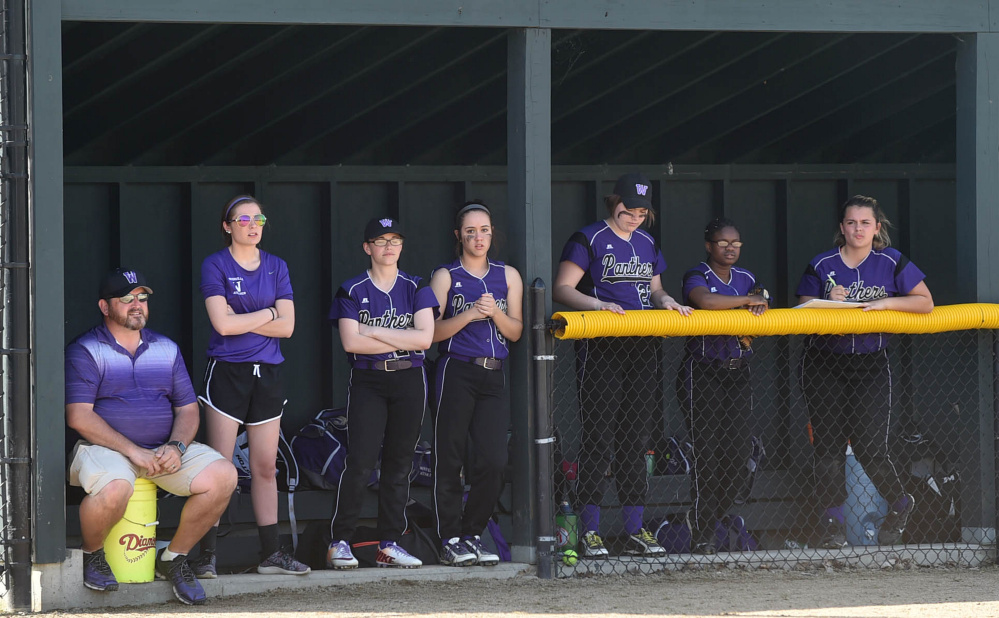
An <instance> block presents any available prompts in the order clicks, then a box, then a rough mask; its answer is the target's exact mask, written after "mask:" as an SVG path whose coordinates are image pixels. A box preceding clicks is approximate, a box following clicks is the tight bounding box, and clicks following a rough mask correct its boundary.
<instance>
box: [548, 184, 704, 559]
mask: <svg viewBox="0 0 999 618" xmlns="http://www.w3.org/2000/svg"><path fill="white" fill-rule="evenodd" d="M604 205H605V206H606V208H607V218H606V219H603V220H601V221H597V222H596V223H592V224H590V225H588V226H586V227H584V228H583V229H581V230H579V231H578V232H576V233H575V234H573V235H572V236H571V237H570V238H569V240H568V241H567V242H566V244H565V248H564V249H563V250H562V260H561V262H560V263H559V267H558V274H557V275H556V276H555V284H554V285H553V286H552V297H553V298H554V300H555V302H559V303H562V304H563V305H566V306H568V307H570V308H572V309H576V310H579V311H609V312H611V313H615V314H621V315H624V312H625V310H626V309H633V310H648V309H669V310H671V311H676V312H678V313H679V314H680V315H690V313H691V311H692V310H691V308H690V307H688V306H686V305H681V304H679V303H678V302H676V301H675V300H673V298H672V297H671V296H670V295H669V294H667V293H666V290H664V289H663V285H662V281H661V280H660V277H659V276H660V274H661V273H662V272H663V271H665V270H666V260H665V259H664V258H663V254H662V252H661V251H659V248H658V247H657V246H656V242H655V240H654V239H653V238H652V236H651V235H649V233H648V232H646V231H644V230H642V229H640V228H641V226H642V224H644V223H646V222H649V221H651V220H652V219H653V217H654V216H655V213H654V212H653V210H652V186H651V184H650V183H649V179H648V178H646V177H645V176H644V175H642V174H625V175H624V176H621V177H620V178H618V180H617V183H616V184H615V185H614V193H613V194H611V195H608V196H607V197H605V198H604ZM661 349H662V342H661V340H660V339H657V338H655V337H605V338H600V339H584V340H581V341H580V342H578V344H577V346H576V370H577V374H578V377H577V382H578V384H579V414H580V420H581V424H582V446H581V449H580V452H579V486H578V487H579V489H578V496H579V497H578V499H579V503H580V505H581V508H580V509H579V510H577V513H579V525H580V528H579V530H580V532H581V533H582V538H581V539H580V544H581V547H582V552H583V556H584V557H591V558H602V557H605V556H607V555H608V551H607V548H606V547H605V546H604V542H603V539H602V538H601V537H600V504H601V502H602V501H603V497H604V494H605V493H606V492H607V489H608V488H609V485H610V479H611V477H612V476H613V477H614V479H615V480H616V481H617V494H618V500H619V502H620V504H621V506H622V509H621V513H622V516H623V518H624V527H625V531H626V532H627V538H626V539H625V547H624V551H625V553H627V554H634V555H644V556H657V557H658V556H664V555H665V554H666V551H665V550H664V549H663V547H662V546H661V545H659V543H657V542H656V538H655V536H654V535H653V534H652V533H651V532H650V531H649V530H648V529H646V528H645V524H644V511H645V501H646V494H647V493H648V488H649V480H648V474H647V470H646V466H645V454H646V452H647V451H648V448H649V444H650V443H651V441H652V428H653V426H654V423H657V422H659V423H661V422H662V418H663V417H662V410H661V409H660V406H659V403H658V402H659V397H660V391H659V384H658V383H659V378H658V372H657V370H658V366H659V361H658V359H659V358H660V351H661Z"/></svg>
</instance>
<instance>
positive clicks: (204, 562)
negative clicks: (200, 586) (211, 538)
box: [187, 551, 219, 579]
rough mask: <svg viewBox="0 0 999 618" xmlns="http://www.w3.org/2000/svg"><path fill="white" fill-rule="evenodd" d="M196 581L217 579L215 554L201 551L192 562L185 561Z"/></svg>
mask: <svg viewBox="0 0 999 618" xmlns="http://www.w3.org/2000/svg"><path fill="white" fill-rule="evenodd" d="M187 562H188V563H189V564H190V565H191V570H192V571H194V576H195V577H197V578H198V579H218V576H219V572H218V571H217V570H216V569H215V552H213V551H203V552H201V555H199V556H198V557H197V558H195V559H194V560H188V561H187Z"/></svg>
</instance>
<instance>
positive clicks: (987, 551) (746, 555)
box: [556, 543, 996, 577]
mask: <svg viewBox="0 0 999 618" xmlns="http://www.w3.org/2000/svg"><path fill="white" fill-rule="evenodd" d="M995 559H996V548H995V546H991V545H978V544H967V543H934V544H932V545H930V544H926V545H891V546H884V547H881V546H870V547H847V548H845V549H841V550H830V549H781V550H760V551H755V552H721V553H718V554H715V555H714V556H698V555H693V554H670V555H667V556H666V557H664V558H642V557H631V556H611V557H610V558H607V559H600V560H594V559H583V560H580V561H579V562H578V563H577V564H576V566H574V567H569V566H566V565H564V564H562V563H561V562H559V563H558V564H557V565H556V572H557V577H573V576H576V575H614V574H616V575H621V574H624V573H655V572H657V571H680V570H683V569H703V568H717V567H719V566H726V567H729V568H733V569H734V568H744V569H770V570H780V569H784V570H792V569H796V568H802V567H809V566H816V565H823V566H852V567H861V568H870V569H880V568H893V567H895V566H896V565H904V564H912V565H916V566H925V567H934V566H937V567H939V566H960V567H980V566H983V565H987V564H993V563H994V562H995Z"/></svg>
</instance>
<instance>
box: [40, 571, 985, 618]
mask: <svg viewBox="0 0 999 618" xmlns="http://www.w3.org/2000/svg"><path fill="white" fill-rule="evenodd" d="M197 614H201V615H221V616H226V618H240V617H243V616H247V617H249V616H253V617H258V616H261V615H263V616H268V617H270V616H274V617H279V618H280V617H290V616H302V615H307V616H346V617H349V618H367V617H392V618H408V617H424V616H445V617H448V616H472V617H490V618H491V617H494V616H495V617H498V616H507V615H514V616H518V617H533V616H539V617H551V616H608V617H615V616H622V617H634V616H689V617H696V616H752V617H755V618H770V617H774V618H776V617H785V618H812V617H822V618H839V617H844V618H846V617H849V618H858V617H859V618H867V617H871V618H874V617H877V618H881V617H895V616H897V617H902V618H914V617H918V618H952V617H953V618H958V617H959V618H977V617H979V616H994V617H999V568H996V567H989V568H983V569H968V568H932V569H929V568H922V569H919V568H917V569H912V570H898V571H872V570H860V569H857V570H852V569H851V570H823V569H818V570H815V571H804V572H783V571H781V572H774V571H748V572H747V571H741V570H728V569H726V570H721V571H693V572H673V573H660V574H656V575H649V576H643V575H625V576H600V577H586V578H575V579H569V580H556V581H541V580H538V579H535V578H534V577H530V576H522V577H518V578H515V579H511V580H505V581H493V580H473V581H466V582H462V583H460V584H459V583H453V582H451V583H448V582H421V583H415V582H408V581H395V582H383V583H375V584H358V585H351V586H341V587H335V588H322V589H316V590H314V591H301V590H299V591H294V592H284V593H273V594H268V595H252V596H241V597H232V598H225V599H214V600H212V601H210V604H209V605H207V606H203V607H185V606H182V605H180V604H179V603H177V602H171V603H168V604H165V605H162V606H157V607H145V608H130V609H115V610H101V611H93V610H91V611H81V612H52V613H51V614H48V615H50V616H67V617H68V616H115V617H120V618H144V617H147V616H158V617H161V616H175V615H176V616H180V615H184V616H188V615H197Z"/></svg>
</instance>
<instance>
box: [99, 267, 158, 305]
mask: <svg viewBox="0 0 999 618" xmlns="http://www.w3.org/2000/svg"><path fill="white" fill-rule="evenodd" d="M135 288H142V289H144V290H145V291H146V293H147V294H152V293H153V288H151V287H149V284H148V283H146V277H145V276H144V275H143V274H142V273H140V272H139V271H137V270H129V269H127V268H116V269H114V270H112V271H111V272H109V273H108V274H106V275H104V280H103V281H101V288H100V298H118V297H119V296H124V295H126V294H128V293H129V292H131V291H132V290H134V289H135Z"/></svg>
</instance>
